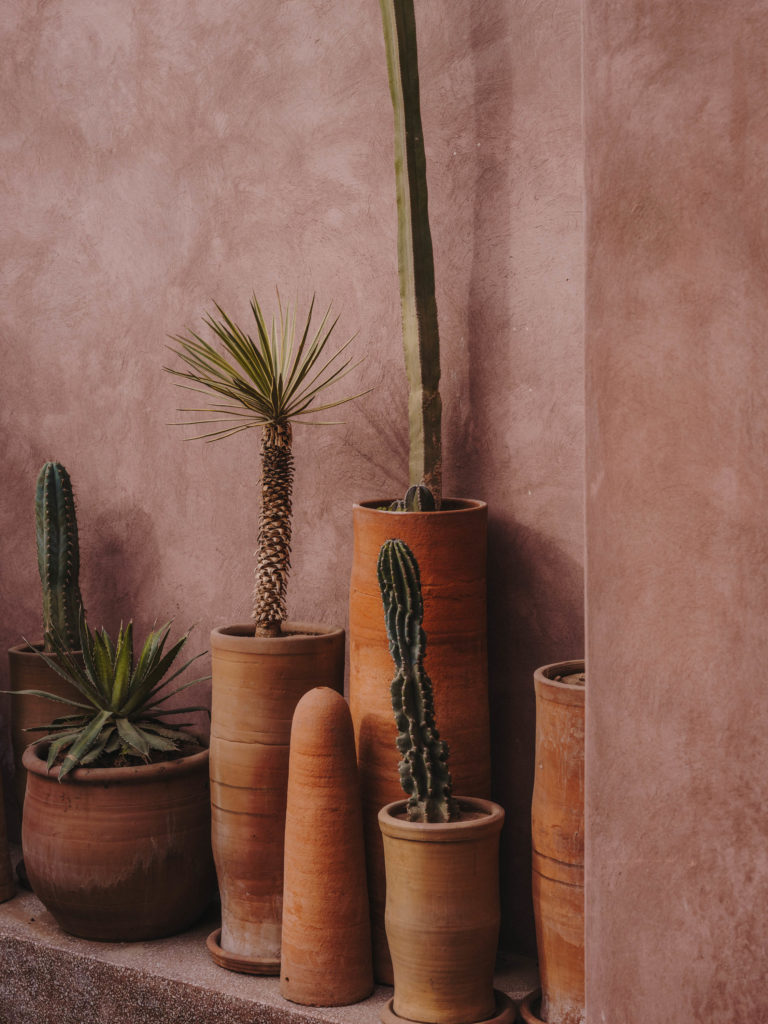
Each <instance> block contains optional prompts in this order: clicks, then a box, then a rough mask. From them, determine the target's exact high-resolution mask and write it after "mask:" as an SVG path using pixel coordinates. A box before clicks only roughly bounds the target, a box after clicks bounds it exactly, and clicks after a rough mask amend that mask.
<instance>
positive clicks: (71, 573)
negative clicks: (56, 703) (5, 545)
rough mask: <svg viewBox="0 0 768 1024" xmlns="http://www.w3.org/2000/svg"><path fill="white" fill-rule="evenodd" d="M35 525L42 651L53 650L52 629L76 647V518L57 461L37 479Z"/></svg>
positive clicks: (68, 484)
mask: <svg viewBox="0 0 768 1024" xmlns="http://www.w3.org/2000/svg"><path fill="white" fill-rule="evenodd" d="M35 528H36V532H37V567H38V569H39V571H40V582H41V583H42V586H43V640H44V645H45V650H46V651H51V650H53V646H52V644H51V640H50V637H51V632H52V631H54V630H55V632H56V633H57V634H58V635H59V637H60V638H61V640H62V642H64V643H65V644H66V646H67V648H68V649H69V650H77V648H78V647H79V646H80V640H79V632H78V629H79V621H80V611H81V609H82V607H83V601H82V597H81V596H80V583H79V576H80V548H79V544H78V537H77V517H76V514H75V498H74V495H73V493H72V482H71V481H70V479H69V474H68V473H67V471H66V469H65V468H64V467H63V466H62V465H61V464H60V463H58V462H46V463H45V465H44V466H43V468H42V469H41V470H40V474H39V476H38V478H37V492H36V497H35Z"/></svg>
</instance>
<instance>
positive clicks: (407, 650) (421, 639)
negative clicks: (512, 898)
mask: <svg viewBox="0 0 768 1024" xmlns="http://www.w3.org/2000/svg"><path fill="white" fill-rule="evenodd" d="M378 575H379V587H380V589H381V598H382V601H383V602H384V620H385V622H386V626H387V636H388V637H389V650H390V653H391V654H392V658H393V660H394V662H395V678H394V679H393V680H392V690H391V692H392V709H393V711H394V713H395V722H396V724H397V730H398V735H397V749H398V750H399V751H400V753H401V754H402V755H403V758H402V760H401V762H400V766H399V771H400V784H401V785H402V787H403V789H404V790H405V792H406V793H407V794H408V808H407V810H408V820H409V821H431V822H438V821H455V820H456V819H457V818H458V816H459V806H458V803H457V802H456V801H455V800H454V799H453V798H452V796H451V787H452V783H451V773H450V771H449V770H448V764H447V760H448V746H447V744H446V743H445V742H444V741H443V740H441V739H440V734H439V733H438V731H437V726H436V724H435V708H434V699H433V696H432V682H431V680H430V678H429V676H428V675H427V672H426V670H425V668H424V652H425V650H426V646H427V637H426V634H425V633H424V629H423V627H422V621H423V618H424V604H423V600H422V596H421V580H420V577H419V566H418V563H417V562H416V559H415V558H414V556H413V552H412V551H411V549H410V548H409V547H408V545H407V544H406V543H405V542H404V541H402V540H388V541H385V542H384V544H383V545H382V547H381V550H380V551H379V561H378Z"/></svg>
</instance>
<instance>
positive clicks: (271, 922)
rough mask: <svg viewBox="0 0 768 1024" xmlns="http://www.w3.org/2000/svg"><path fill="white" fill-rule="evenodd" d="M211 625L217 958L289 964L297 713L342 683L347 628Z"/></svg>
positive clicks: (235, 966) (259, 969)
mask: <svg viewBox="0 0 768 1024" xmlns="http://www.w3.org/2000/svg"><path fill="white" fill-rule="evenodd" d="M283 630H284V634H285V635H283V636H279V637H254V636H253V626H252V625H244V626H229V627H223V628H221V629H216V630H214V631H213V633H212V634H211V650H212V669H213V691H212V706H211V805H212V835H213V853H214V858H215V860H216V871H217V874H218V877H219V890H220V893H221V909H222V926H221V932H220V933H219V932H218V931H217V932H214V933H213V934H212V935H210V936H209V938H208V949H209V952H210V953H211V956H212V957H213V958H214V960H215V961H216V962H217V963H218V964H219V965H220V966H222V967H226V968H228V969H229V970H234V971H241V972H244V973H249V974H279V973H280V941H281V931H282V902H283V851H284V832H285V805H286V795H287V789H288V750H289V741H290V732H291V720H292V718H293V713H294V711H295V709H296V705H297V704H298V702H299V700H300V699H301V698H302V697H303V696H304V694H305V693H307V692H308V691H309V690H311V689H313V688H314V687H315V686H318V685H322V686H328V687H331V688H333V689H336V690H339V691H340V690H341V689H342V687H343V681H344V630H343V629H328V628H326V627H323V626H316V625H310V624H306V623H285V624H284V626H283Z"/></svg>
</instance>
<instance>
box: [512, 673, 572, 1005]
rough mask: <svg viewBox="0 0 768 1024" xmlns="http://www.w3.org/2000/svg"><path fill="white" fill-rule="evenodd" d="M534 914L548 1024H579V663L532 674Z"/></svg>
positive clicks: (533, 1000)
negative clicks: (534, 732)
mask: <svg viewBox="0 0 768 1024" xmlns="http://www.w3.org/2000/svg"><path fill="white" fill-rule="evenodd" d="M533 678H534V685H535V688H536V770H535V777H534V787H533V804H532V811H531V829H532V834H533V907H534V915H535V919H536V940H537V945H538V950H539V974H540V976H541V1002H540V1007H539V1008H537V1003H536V1000H535V999H532V1000H529V1002H528V1004H527V1005H526V1013H528V1014H529V1015H530V1017H531V1019H532V1020H535V1019H537V1018H536V1017H535V1014H536V1013H537V1012H538V1013H539V1014H540V1018H539V1019H541V1020H542V1021H547V1022H548V1024H584V1021H585V1008H584V696H585V686H584V682H583V678H584V662H583V661H564V662H559V663H557V664H554V665H545V666H544V667H543V668H540V669H537V670H536V672H535V673H534V677H533Z"/></svg>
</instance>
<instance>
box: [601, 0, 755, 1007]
mask: <svg viewBox="0 0 768 1024" xmlns="http://www.w3.org/2000/svg"><path fill="white" fill-rule="evenodd" d="M585 12H586V51H585V65H584V66H585V74H586V82H585V95H586V144H587V152H588V173H587V189H588V195H587V209H588V212H589V224H588V261H589V273H588V287H587V331H586V337H587V369H588V385H587V397H588V408H589V417H588V436H587V452H588V472H587V519H588V527H587V561H588V566H587V569H588V571H587V579H588V592H587V599H588V609H589V611H588V621H589V638H588V650H587V665H588V672H589V676H588V683H589V695H588V698H587V731H586V750H587V766H586V772H587V808H586V813H587V849H586V889H587V951H588V953H587V960H588V972H587V1019H588V1020H589V1021H592V1022H602V1021H610V1022H614V1024H618V1022H622V1024H623V1022H625V1021H626V1022H634V1021H637V1020H642V1021H643V1022H644V1024H662V1022H666V1021H668V1020H669V1019H670V1014H672V1015H673V1016H674V1017H675V1018H676V1019H678V1020H681V1021H683V1020H685V1021H707V1020H713V1021H714V1020H720V1021H728V1022H730V1021H740V1020H750V1021H764V1020H768V991H767V990H766V986H765V950H766V949H768V918H767V917H766V914H765V907H766V902H767V900H768V852H767V851H766V842H765V771H764V765H765V763H766V758H767V757H768V702H767V701H766V700H765V686H764V675H765V658H764V652H763V638H764V636H765V623H766V609H767V608H768V560H767V559H766V529H765V522H766V519H765V516H766V508H767V507H768V473H766V439H767V438H768V406H767V405H766V401H765V395H766V382H767V381H768V346H767V345H766V337H767V336H768V305H767V304H766V287H765V286H766V255H765V254H766V252H768V193H766V189H765V180H764V177H765V176H764V167H765V163H766V154H767V153H768V108H767V107H766V103H765V97H766V95H767V94H768V65H767V64H766V60H765V53H766V40H768V9H767V8H766V6H765V4H763V3H761V2H758V0H735V2H733V3H729V4H727V5H723V4H719V3H714V4H708V3H705V4H701V3H674V4H665V3H648V2H647V0H627V2H626V3H620V4H618V3H615V2H612V0H588V2H587V3H586V4H585Z"/></svg>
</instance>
